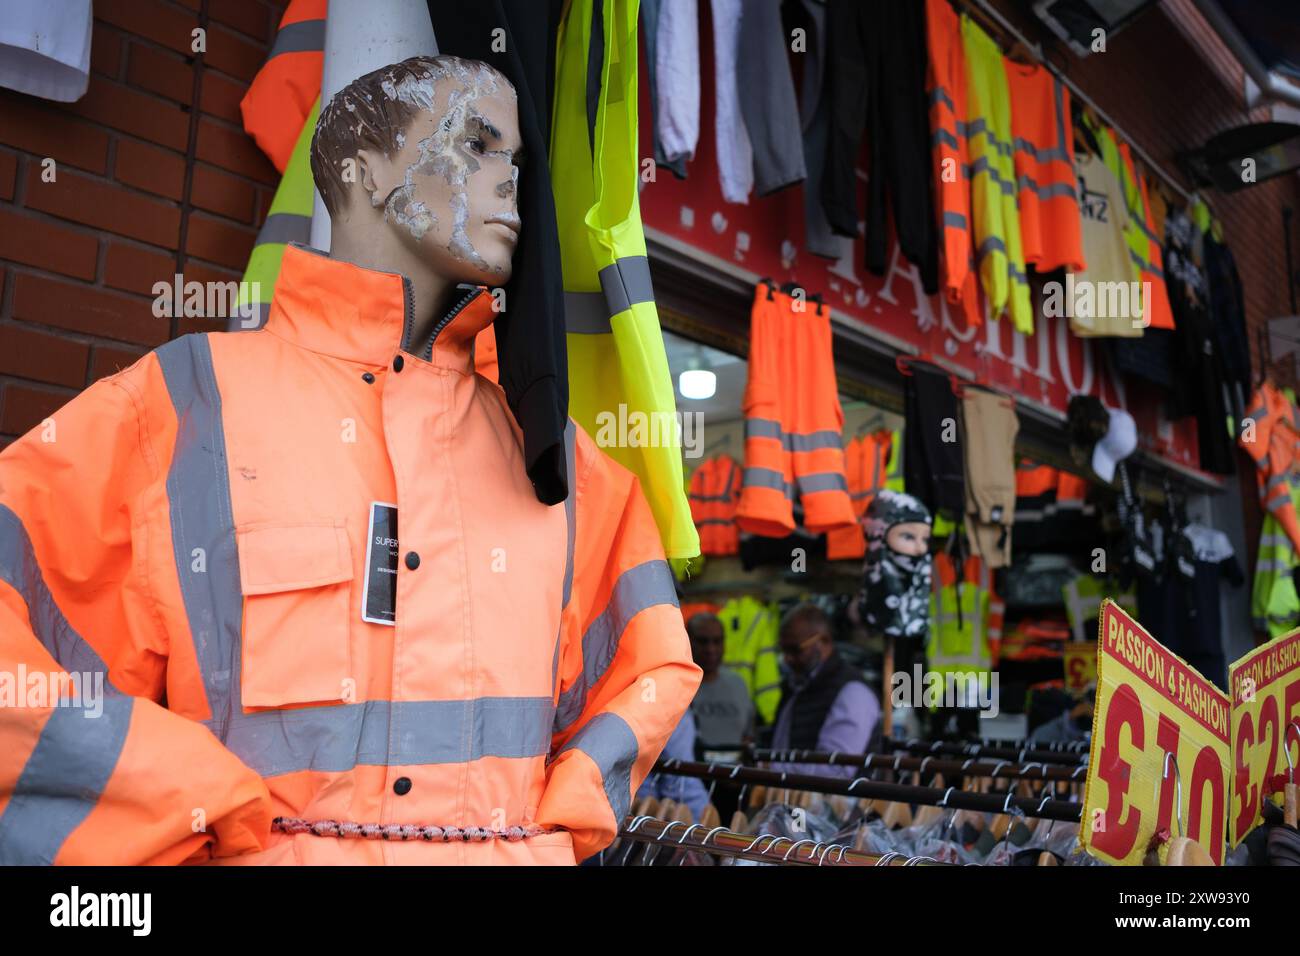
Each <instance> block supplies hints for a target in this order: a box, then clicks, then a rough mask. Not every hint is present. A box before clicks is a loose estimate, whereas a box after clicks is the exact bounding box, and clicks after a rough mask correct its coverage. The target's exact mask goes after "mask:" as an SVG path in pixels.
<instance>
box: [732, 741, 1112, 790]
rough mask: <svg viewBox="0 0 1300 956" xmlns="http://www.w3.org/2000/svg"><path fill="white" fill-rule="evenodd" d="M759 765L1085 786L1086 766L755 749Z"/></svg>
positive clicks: (751, 755)
mask: <svg viewBox="0 0 1300 956" xmlns="http://www.w3.org/2000/svg"><path fill="white" fill-rule="evenodd" d="M747 756H748V757H749V759H752V760H754V761H756V762H758V763H801V764H828V765H834V766H837V767H861V768H862V769H863V770H892V771H895V772H899V773H921V774H924V773H927V772H930V773H938V774H942V775H943V776H944V779H948V778H950V777H953V778H955V777H989V778H992V779H1000V780H1005V779H1010V780H1028V781H1034V780H1051V781H1053V782H1055V783H1082V782H1083V778H1084V776H1085V775H1086V774H1087V771H1088V767H1087V765H1086V764H1080V765H1079V766H1077V767H1070V766H1068V765H1065V764H1048V763H1044V762H1043V761H1030V762H1027V763H1024V762H1017V761H1011V760H977V759H976V758H974V757H967V758H966V759H965V760H953V759H946V758H944V757H935V756H927V757H904V756H903V755H902V754H879V753H871V754H842V753H827V752H826V751H817V750H761V749H760V750H753V751H751V752H750V753H749V754H748V755H747Z"/></svg>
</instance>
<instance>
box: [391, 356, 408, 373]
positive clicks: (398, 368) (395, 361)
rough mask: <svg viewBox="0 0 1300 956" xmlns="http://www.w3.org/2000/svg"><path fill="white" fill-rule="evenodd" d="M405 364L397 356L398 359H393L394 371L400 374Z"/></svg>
mask: <svg viewBox="0 0 1300 956" xmlns="http://www.w3.org/2000/svg"><path fill="white" fill-rule="evenodd" d="M405 364H406V363H405V362H404V361H403V360H402V357H401V356H400V355H399V356H397V358H395V359H393V371H394V372H400V371H401V370H402V366H403V365H405Z"/></svg>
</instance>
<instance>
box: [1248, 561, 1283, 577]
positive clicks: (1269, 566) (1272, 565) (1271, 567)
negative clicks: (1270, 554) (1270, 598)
mask: <svg viewBox="0 0 1300 956" xmlns="http://www.w3.org/2000/svg"><path fill="white" fill-rule="evenodd" d="M1291 568H1292V564H1291V563H1290V562H1288V561H1277V560H1272V561H1267V560H1266V561H1260V562H1258V563H1257V564H1256V565H1255V573H1256V574H1258V573H1259V572H1260V571H1290V570H1291Z"/></svg>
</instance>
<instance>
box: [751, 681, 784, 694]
mask: <svg viewBox="0 0 1300 956" xmlns="http://www.w3.org/2000/svg"><path fill="white" fill-rule="evenodd" d="M780 689H781V685H780V684H764V685H763V686H762V687H757V688H755V689H754V696H755V697H757V696H758V695H759V694H766V693H767V692H768V691H773V690H780Z"/></svg>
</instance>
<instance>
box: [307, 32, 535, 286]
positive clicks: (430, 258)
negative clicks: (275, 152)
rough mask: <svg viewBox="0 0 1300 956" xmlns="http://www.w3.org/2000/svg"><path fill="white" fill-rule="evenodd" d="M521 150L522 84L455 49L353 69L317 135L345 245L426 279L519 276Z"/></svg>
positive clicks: (325, 189) (323, 185)
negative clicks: (356, 73)
mask: <svg viewBox="0 0 1300 956" xmlns="http://www.w3.org/2000/svg"><path fill="white" fill-rule="evenodd" d="M521 160H522V155H521V139H520V133H519V111H518V104H517V102H516V99H515V90H514V87H513V86H512V85H511V84H510V82H509V81H508V80H507V79H506V78H505V77H504V76H502V75H501V74H500V73H499V72H497V71H496V70H495V69H493V68H492V67H490V66H488V65H487V64H486V63H482V62H479V61H477V60H462V59H460V58H458V57H453V56H436V57H412V58H411V59H409V60H403V61H402V62H401V63H395V64H393V65H391V66H386V67H383V68H382V69H379V70H375V71H374V72H373V73H368V74H366V75H365V76H362V77H360V78H359V79H356V80H354V81H352V82H351V83H350V84H348V85H347V86H346V87H344V88H343V89H342V90H340V91H339V92H338V94H336V95H335V96H334V98H333V99H332V100H330V102H329V104H328V105H326V106H325V107H324V108H323V109H322V110H321V114H320V120H319V121H318V122H317V124H316V132H315V135H314V136H313V138H312V143H311V167H312V176H313V178H314V179H315V181H316V186H317V188H318V189H319V190H320V193H321V197H322V199H323V200H324V202H325V207H326V208H327V209H328V210H329V213H330V218H331V221H332V230H333V242H334V246H335V248H336V249H337V248H340V247H344V248H349V249H354V250H355V249H365V250H367V253H368V254H367V258H368V259H369V260H371V261H373V262H377V263H382V264H384V265H385V267H386V268H388V269H390V270H392V271H401V272H403V273H404V274H407V275H409V276H410V277H411V278H412V280H414V281H416V282H417V284H419V283H420V280H421V278H422V277H425V278H426V279H428V278H431V277H436V278H437V279H439V280H442V281H443V282H444V283H447V284H455V283H458V282H469V283H474V284H481V285H501V284H503V283H505V282H506V281H507V280H509V278H510V273H511V259H512V257H513V255H514V249H515V244H516V242H517V241H518V237H519V231H520V226H521V224H520V221H519V211H518V203H517V197H516V189H517V185H518V180H519V163H520V162H521Z"/></svg>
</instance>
